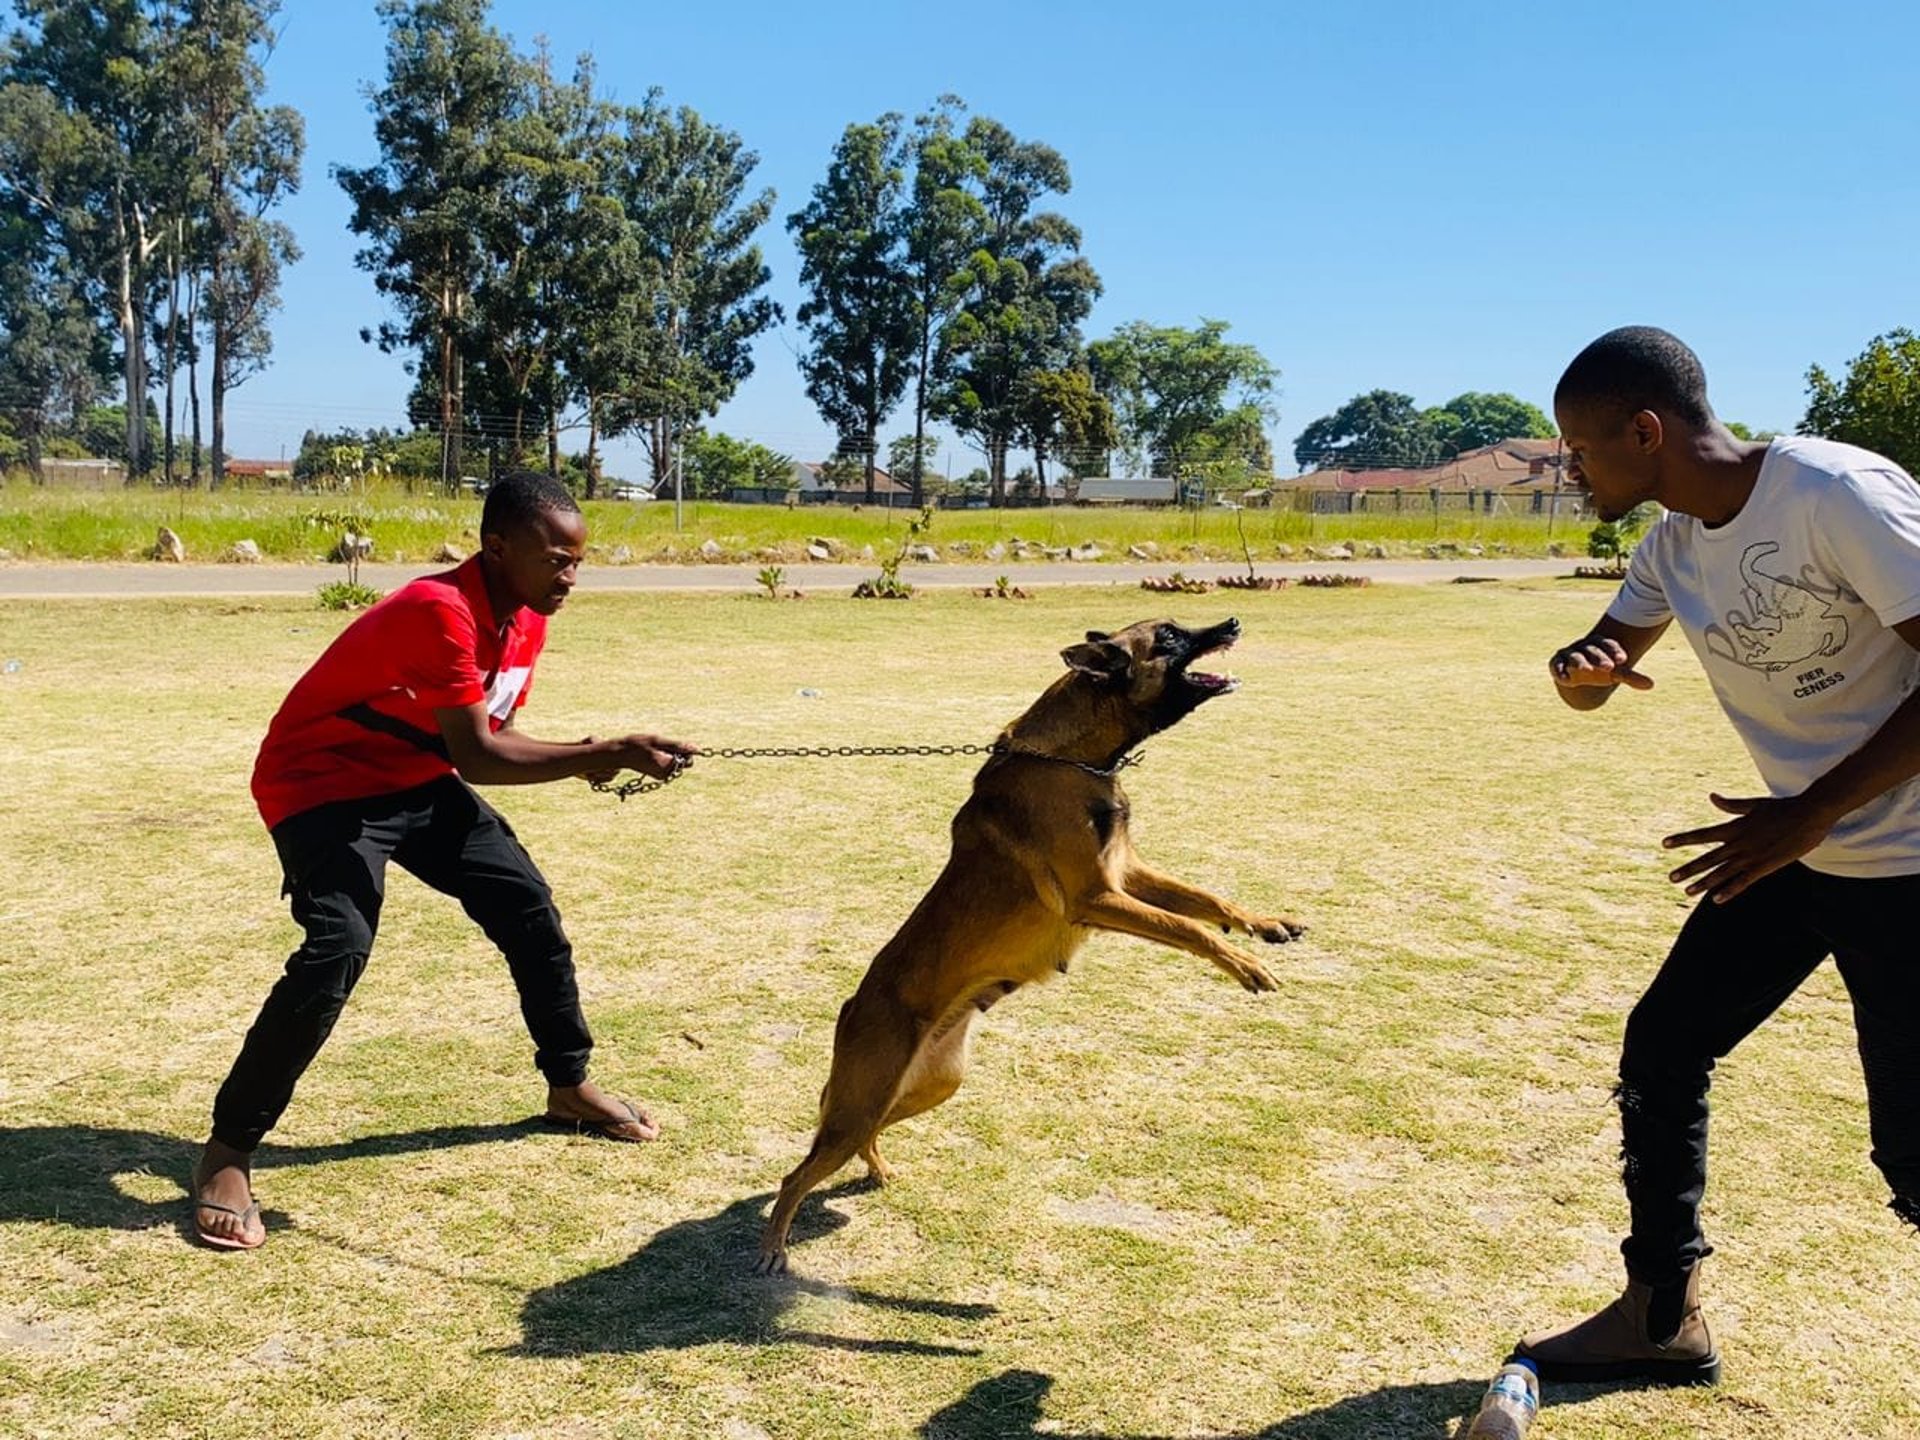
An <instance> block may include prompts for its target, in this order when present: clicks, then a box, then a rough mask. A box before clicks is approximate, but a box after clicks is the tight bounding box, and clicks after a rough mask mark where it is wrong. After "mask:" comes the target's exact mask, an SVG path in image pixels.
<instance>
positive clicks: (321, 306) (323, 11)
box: [229, 0, 1920, 476]
mask: <svg viewBox="0 0 1920 1440" xmlns="http://www.w3.org/2000/svg"><path fill="white" fill-rule="evenodd" d="M282 18H283V21H284V24H285V35H284V39H283V42H282V45H281V47H280V49H279V51H278V52H277V53H276V54H275V55H274V57H273V59H272V60H271V62H270V65H269V80H270V86H271V96H270V98H271V99H272V100H274V101H276V102H283V103H287V104H291V105H294V106H296V107H297V108H298V109H300V110H301V111H302V112H303V113H304V114H305V116H306V118H307V159H306V168H305V183H304V185H303V187H302V190H301V193H300V194H299V195H298V196H296V197H295V198H294V200H293V201H292V202H291V203H290V204H289V205H288V206H287V207H286V209H285V210H284V211H283V212H282V214H283V218H285V219H286V220H287V221H288V222H289V223H290V224H292V225H293V227H294V229H295V231H296V232H297V234H298V237H299V240H300V244H301V246H302V247H303V249H304V251H305V255H304V258H303V259H302V260H301V261H300V262H299V263H298V264H297V265H295V266H294V267H293V268H292V269H291V270H290V272H289V273H288V274H287V276H286V277H285V283H284V292H285V302H286V303H285V308H284V311H283V313H282V314H281V316H280V317H279V319H278V322H277V324H276V327H275V354H274V359H273V361H272V364H271V368H270V369H269V370H268V371H267V372H266V373H264V374H262V375H260V376H257V377H256V378H254V379H253V380H251V381H249V382H248V383H247V384H246V385H245V387H244V388H242V389H241V390H239V391H237V392H235V393H234V395H233V396H232V397H231V400H230V407H231V408H230V422H229V423H230V434H231V436H232V439H231V442H230V443H231V445H232V448H233V451H234V453H236V454H238V455H241V456H246V457H250V458H253V457H264V458H270V457H273V456H275V455H278V454H280V453H282V452H283V450H284V453H285V454H287V455H288V456H291V455H292V454H293V452H294V450H295V448H296V447H297V445H298V443H299V437H300V434H301V432H302V431H303V430H304V429H305V428H307V427H308V426H310V425H312V426H322V427H334V426H353V427H355V428H362V427H366V426H370V425H397V424H399V423H400V422H401V419H402V402H403V398H404V395H405V393H406V389H407V379H406V377H405V376H404V375H403V374H402V372H401V369H400V365H399V361H398V358H397V357H388V356H383V355H381V354H380V353H379V352H378V351H377V350H376V349H375V348H374V347H372V346H369V345H365V344H363V343H362V342H361V341H360V339H359V336H358V332H359V330H360V328H361V327H362V326H371V325H374V324H376V323H377V322H378V321H379V320H380V319H381V318H382V313H383V312H382V304H381V301H380V298H379V297H378V296H377V295H376V293H375V291H374V288H373V282H372V278H371V277H370V276H368V275H367V274H365V273H364V272H362V271H360V270H358V269H356V268H355V267H354V265H353V251H354V248H355V245H354V238H353V237H352V236H351V235H349V234H348V233H347V230H346V218H347V206H346V202H345V199H344V197H343V195H342V193H341V191H340V188H339V186H338V185H337V184H336V183H335V182H334V181H333V180H332V178H331V176H330V173H329V171H330V167H332V166H334V165H337V164H349V165H362V164H366V163H369V162H371V161H372V160H374V159H375V158H376V154H375V150H374V145H373V135H372V122H371V118H370V116H369V114H368V111H367V107H366V101H365V98H364V94H363V91H364V88H365V86H366V85H367V84H368V83H369V82H376V81H377V80H378V79H379V77H380V76H381V75H382V73H383V69H384V38H385V37H384V34H383V32H382V29H381V27H380V25H379V23H378V21H377V20H376V18H375V16H374V13H373V5H372V3H371V0H287V3H286V6H285V10H284V12H283V17H282ZM493 23H494V24H495V25H496V27H498V28H499V29H501V30H503V31H505V32H506V33H507V34H508V35H510V36H511V37H512V38H513V39H514V41H515V42H516V44H517V45H519V46H520V47H521V48H522V49H523V50H524V49H527V48H530V46H531V44H532V42H533V40H534V39H535V37H536V36H539V35H545V36H546V37H547V39H548V41H549V42H550V44H551V46H552V49H553V53H554V55H555V59H556V62H557V63H558V64H561V65H566V64H568V63H570V61H571V58H572V57H573V56H574V55H576V54H578V53H580V52H581V51H591V52H592V53H593V55H594V57H595V59H596V61H597V64H598V69H599V83H600V86H601V88H602V90H603V92H604V93H608V94H610V95H611V96H612V97H613V98H615V99H617V100H621V101H633V102H637V101H639V99H640V98H641V97H642V96H643V95H644V94H645V92H646V90H647V89H648V88H649V87H650V86H654V85H658V86H660V87H661V88H662V89H663V90H664V91H665V94H666V96H667V98H668V99H669V100H670V101H672V102H673V103H675V104H687V105H691V106H692V107H694V108H695V109H696V110H698V111H699V112H700V113H701V115H703V116H704V117H706V118H707V119H708V120H710V121H712V122H715V123H718V124H721V125H725V126H727V127H728V128H730V129H733V130H735V131H737V132H739V133H740V134H741V135H742V136H743V137H744V138H745V140H746V142H747V144H748V145H749V146H751V147H752V148H753V149H754V150H756V151H757V152H758V153H759V155H760V157H761V164H760V168H759V170H758V171H757V172H756V173H757V175H758V177H759V178H760V180H761V182H762V183H763V184H766V185H770V186H772V187H773V188H774V189H775V190H776V191H777V192H778V196H779V198H778V202H777V206H776V210H775V219H774V221H772V222H770V223H769V225H768V226H767V228H766V230H765V232H764V234H763V237H762V244H763V246H764V249H765V252H766V254H767V257H768V260H769V262H770V264H771V265H772V268H773V287H772V290H773V294H774V296H775V297H776V298H777V299H778V300H779V301H780V302H781V304H782V305H783V306H784V307H785V309H786V311H787V313H788V315H789V317H791V315H792V312H793V311H794V309H795V308H797V305H798V303H799V295H798V291H797V287H796V271H797V267H796V264H795V260H794V256H793V251H792V248H791V246H790V244H789V242H788V239H787V235H786V230H785V226H784V220H785V217H786V216H787V215H788V214H790V213H791V212H792V211H793V210H795V209H797V208H798V207H799V206H800V205H802V204H804V203H805V200H806V197H807V194H808V192H809V190H810V189H811V187H812V185H813V184H814V182H815V181H816V180H817V179H818V178H819V176H820V175H821V174H822V172H823V171H824V169H825V166H826V161H827V156H828V152H829V150H830V148H831V147H832V145H833V142H834V140H835V138H836V137H837V136H838V134H839V133H840V131H841V130H842V129H843V128H844V127H845V126H846V125H847V124H848V123H849V122H852V121H856V120H868V119H871V118H873V117H874V116H876V115H878V114H880V113H882V112H883V111H887V110H900V111H903V112H905V113H907V114H912V113H914V112H915V111H916V110H918V109H920V108H922V107H924V106H925V105H926V104H927V103H928V102H930V101H931V100H932V99H933V98H934V97H935V96H936V95H938V94H940V93H942V92H947V91H950V92H953V93H956V94H958V95H960V96H961V97H962V98H963V99H965V100H966V102H967V103H968V105H969V107H970V108H971V109H972V110H973V111H975V112H978V113H982V114H986V115H991V116H993V117H994V118H996V119H998V120H1000V121H1002V122H1003V123H1005V124H1006V125H1008V126H1009V127H1010V128H1011V129H1012V130H1013V131H1014V133H1015V134H1017V135H1019V136H1020V137H1022V138H1023V139H1036V140H1043V141H1046V142H1048V143H1049V144H1052V145H1053V146H1055V147H1056V148H1057V149H1059V150H1060V151H1061V152H1062V153H1063V154H1064V155H1065V156H1066V158H1067V160H1068V162H1069V164H1070V166H1071V167H1072V172H1073V180H1074V185H1073V190H1072V193H1071V194H1069V195H1067V196H1066V197H1065V198H1064V199H1063V200H1061V201H1060V202H1059V204H1058V208H1059V209H1061V210H1062V211H1063V212H1064V213H1065V214H1067V215H1068V216H1069V218H1071V219H1072V220H1073V221H1075V222H1076V223H1077V224H1078V225H1079V226H1080V227H1081V229H1082V231H1083V232H1084V235H1085V245H1084V249H1085V253H1086V255H1087V257H1088V258H1089V260H1091V261H1092V263H1093V265H1094V266H1095V268H1096V269H1097V270H1098V271H1099V273H1100V275H1101V277H1102V279H1103V280H1104V281H1105V285H1106V293H1105V295H1104V296H1103V298H1102V299H1101V300H1100V302H1099V304H1098V306H1097V307H1096V309H1095V310H1094V313H1093V316H1092V319H1091V322H1090V323H1089V325H1088V327H1087V333H1088V335H1089V337H1097V336H1100V335H1104V334H1107V333H1109V332H1110V331H1111V330H1112V329H1114V328H1115V327H1116V326H1118V325H1121V324H1124V323H1126V322H1127V321H1130V320H1135V319H1145V320H1149V321H1152V322H1154V323H1157V324H1186V325H1190V324H1193V323H1194V322H1195V321H1197V320H1198V319H1199V318H1200V317H1202V316H1206V317H1212V318H1217V319H1221V320H1225V321H1227V322H1229V323H1230V324H1231V326H1232V327H1233V328H1232V337H1233V338H1234V339H1236V340H1241V341H1246V342H1249V343H1251V344H1253V345H1256V346H1257V347H1259V349H1260V350H1261V352H1262V353H1263V354H1265V355H1266V356H1267V358H1268V359H1269V360H1270V361H1272V362H1273V363H1274V364H1275V365H1277V366H1278V367H1279V369H1280V372H1281V381H1280V390H1279V395H1278V408H1279V420H1278V422H1277V423H1276V425H1275V426H1274V427H1273V438H1274V442H1275V449H1276V461H1277V463H1278V466H1279V468H1280V469H1281V471H1282V473H1286V472H1287V471H1289V470H1290V469H1291V459H1292V445H1293V439H1294V436H1295V435H1297V434H1298V432H1299V431H1300V430H1301V429H1302V428H1304V427H1305V426H1306V425H1307V424H1308V423H1309V422H1310V421H1312V420H1313V419H1315V418H1317V417H1318V416H1320V415H1323V414H1326V413H1327V412H1329V411H1331V410H1333V409H1335V408H1336V407H1337V406H1339V405H1340V404H1341V403H1342V402H1343V401H1345V400H1346V399H1347V398H1348V397H1350V396H1352V395H1354V394H1356V393H1359V392H1361V391H1364V390H1370V389H1373V388H1376V387H1387V388H1391V389H1396V390H1402V391H1406V392H1408V393H1410V394H1411V395H1413V396H1414V398H1415V399H1416V400H1417V401H1418V402H1419V403H1421V404H1422V405H1427V404H1436V403H1438V402H1440V401H1442V400H1445V399H1446V398H1448V397H1449V396H1451V395H1454V394H1457V393H1459V392H1460V391H1462V390H1510V391H1512V392H1514V393H1515V394H1518V395H1520V396H1522V397H1523V398H1526V399H1529V400H1532V401H1534V402H1535V403H1537V404H1540V405H1541V406H1542V408H1545V407H1546V405H1547V402H1548V400H1549V397H1550V395H1551V391H1552V388H1553V382H1554V380H1555V379H1556V378H1557V377H1558V375H1559V372H1560V369H1561V367H1562V366H1564V364H1565V363H1566V361H1567V360H1568V359H1569V358H1571V356H1572V355H1573V353H1574V352H1575V351H1576V350H1577V349H1578V348H1579V347H1580V346H1581V345H1582V344H1584V343H1585V342H1586V341H1587V340H1589V339H1591V338H1592V337H1593V336H1594V335H1597V334H1598V333H1600V332H1601V331H1603V330H1606V329H1608V328H1610V327H1612V326H1614V325H1619V324H1630V323H1633V324H1642V323H1644V324H1656V325H1662V326H1665V327H1666V328H1668V329H1670V330H1673V331H1674V332H1675V333H1677V334H1679V335H1680V336H1681V337H1682V338H1683V339H1685V340H1687V341H1688V342H1689V343H1690V344H1692V345H1693V346H1694V348H1695V349H1697V350H1698V351H1699V352H1700V354H1701V357H1702V359H1703V360H1704V361H1705V363H1706V367H1707V375H1708V380H1709V385H1710V390H1711V394H1712V397H1713V399H1714V400H1715V402H1716V406H1717V408H1718V409H1719V411H1720V413H1721V414H1722V415H1723V416H1724V417H1726V418H1728V419H1735V420H1742V421H1745V422H1746V423H1748V424H1750V425H1753V426H1755V427H1766V428H1771V429H1791V428H1792V427H1793V426H1794V424H1795V423H1796V422H1797V420H1798V419H1799V417H1800V414H1801V412H1802V410H1803V408H1804V396H1805V387H1804V374H1805V371H1806V368H1807V366H1808V365H1809V364H1812V363H1814V362H1818V363H1820V364H1822V365H1825V366H1826V367H1827V368H1828V369H1829V370H1837V369H1839V368H1840V367H1842V366H1844V364H1845V363H1846V361H1847V360H1849V359H1850V358H1851V357H1852V356H1854V355H1855V354H1857V353H1859V351H1860V350H1861V348H1862V347H1863V346H1864V345H1865V343H1866V341H1867V340H1868V339H1869V338H1870V337H1872V336H1873V335H1875V334H1878V333H1880V332H1881V331H1884V330H1887V329H1889V328H1891V327H1893V326H1895V325H1903V324H1904V325H1909V326H1920V166H1916V164H1915V161H1914V157H1915V155H1916V153H1920V98H1917V97H1920V89H1916V84H1915V72H1914V63H1915V57H1916V55H1920V5H1916V4H1914V3H1913V0H1881V3H1855V0H1821V3H1807V0H1795V3H1781V0H1757V3H1747V4H1739V5H1734V4H1715V3H1703V0H1664V3H1658V4H1654V3H1644V0H1611V3H1607V4H1585V5H1573V4H1569V5H1556V4H1551V3H1549V4H1541V3H1538V0H1534V3H1517V0H1487V3H1454V4H1440V3H1431V0H1430V3H1425V4H1416V3H1410V0H1373V3H1365V0H1354V3H1336V0H1323V3H1318V4H1312V5H1307V4H1294V3H1237V4H1236V3H1226V0H1186V3H1177V4H1154V5H1144V4H1136V3H1128V0H1106V3H1099V4H1094V3H1082V0H1073V3H1056V0H1029V3H1026V4H1018V5H1015V4H1003V3H996V0H974V3H969V4H956V5H950V6H943V5H932V4H928V5H899V6H886V7H882V6H877V5H872V4H850V3H844V0H814V3H811V4H808V5H804V6H797V5H793V4H781V5H772V4H764V3H760V0H732V3H727V4H697V5H667V4H660V3H649V4H630V3H615V0H601V3H588V0H544V3H538V4H535V3H529V0H498V3H496V4H495V6H494V9H493ZM799 343H800V337H799V334H798V331H797V328H796V327H795V326H794V324H793V322H792V320H791V318H789V320H788V321H787V322H786V324H785V325H783V326H782V327H781V328H780V329H779V330H778V331H776V332H772V333H770V334H768V335H767V336H765V337H763V338H762V340H761V342H760V344H759V345H758V347H757V349H756V352H755V355H756V369H755V373H754V375H753V376H752V378H751V379H749V380H748V381H747V382H746V384H745V385H744V386H743V387H742V388H741V390H740V392H739V394H738V395H737V396H736V398H735V399H734V400H733V401H732V402H731V403H730V404H728V405H727V407H726V408H725V409H724V410H723V411H722V412H721V414H720V416H719V417H718V419H717V421H715V422H714V423H715V424H716V425H717V426H718V427H719V428H722V429H725V430H727V431H729V432H731V433H734V434H739V435H745V436H749V437H752V438H754V439H758V440H761V441H763V442H765V443H767V444H769V445H772V446H774V447H775V448H777V449H780V450H785V451H787V452H789V453H791V454H793V455H795V456H796V457H799V458H822V457H824V455H825V454H826V453H827V451H828V449H829V447H830V445H831V433H830V431H829V430H828V428H827V427H826V426H825V425H824V424H823V423H822V422H821V421H820V420H819V418H818V416H817V415H816V414H815V413H814V411H813V408H812V406H811V405H810V404H809V402H808V401H807V399H806V396H805V394H804V392H803V391H802V389H801V385H800V381H799V378H798V375H797V372H796V369H795V364H794V349H795V347H797V346H798V345H799ZM910 426H911V418H910V414H909V415H903V416H901V417H898V419H897V421H896V423H895V424H894V425H893V426H891V427H889V432H888V433H889V434H898V433H901V432H902V431H904V430H906V429H909V428H910ZM579 443H584V442H579ZM951 457H952V465H953V468H954V469H955V470H956V471H964V470H966V469H969V468H971V467H972V465H974V464H975V463H978V457H977V456H975V455H973V454H972V453H971V452H969V451H967V450H966V448H965V446H964V445H962V444H961V443H959V442H957V441H956V442H954V443H953V445H952V447H951ZM944 460H945V457H944V456H943V462H944ZM611 468H612V469H613V470H614V471H615V473H621V474H628V475H635V476H637V475H639V474H640V473H642V470H643V465H642V462H641V460H640V458H639V456H638V453H637V452H636V451H633V450H626V449H620V448H616V449H615V451H614V452H613V455H612V457H611ZM943 468H944V465H943Z"/></svg>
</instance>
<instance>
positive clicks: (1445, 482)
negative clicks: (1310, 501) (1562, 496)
mask: <svg viewBox="0 0 1920 1440" xmlns="http://www.w3.org/2000/svg"><path fill="white" fill-rule="evenodd" d="M1564 467H1565V461H1564V457H1563V456H1562V455H1561V451H1560V442H1559V441H1558V440H1557V439H1555V440H1531V439H1524V438H1519V439H1513V440H1497V441H1495V442H1494V443H1493V444H1491V445H1482V446H1480V447H1479V448H1478V449H1475V450H1463V451H1461V452H1460V453H1459V454H1458V455H1456V456H1454V457H1453V458H1452V459H1451V460H1443V461H1442V462H1440V463H1439V464H1438V465H1424V466H1412V465H1410V466H1401V467H1394V468H1388V469H1375V470H1343V469H1340V468H1339V467H1337V466H1329V467H1327V468H1325V469H1320V470H1309V471H1308V472H1307V473H1306V474H1304V475H1296V476H1294V477H1293V478H1292V479H1291V480H1282V481H1280V482H1279V483H1280V484H1281V485H1283V486H1292V487H1294V488H1297V489H1302V490H1309V489H1310V490H1434V489H1438V490H1500V489H1504V488H1506V487H1507V486H1509V485H1538V486H1544V487H1546V488H1548V489H1553V488H1556V487H1558V486H1560V485H1563V484H1565V483H1566V474H1565V468H1564Z"/></svg>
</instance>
